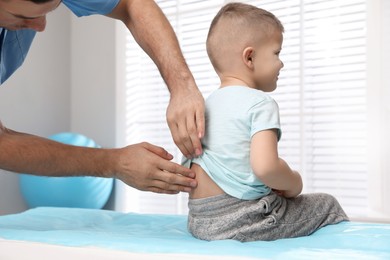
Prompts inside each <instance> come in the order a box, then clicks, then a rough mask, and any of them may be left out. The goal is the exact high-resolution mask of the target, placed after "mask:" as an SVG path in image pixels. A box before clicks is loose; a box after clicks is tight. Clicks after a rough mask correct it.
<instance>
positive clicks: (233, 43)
mask: <svg viewBox="0 0 390 260" xmlns="http://www.w3.org/2000/svg"><path fill="white" fill-rule="evenodd" d="M275 31H278V32H280V33H283V32H284V27H283V25H282V23H281V22H280V21H279V19H278V18H277V17H276V16H275V15H274V14H272V13H270V12H268V11H266V10H264V9H261V8H258V7H256V6H253V5H248V4H243V3H229V4H227V5H225V6H223V7H222V8H221V10H220V11H219V12H218V13H217V15H216V16H215V17H214V19H213V21H212V22H211V25H210V29H209V33H208V36H207V41H206V47H207V54H208V55H209V58H210V61H211V63H212V64H213V66H214V68H215V70H216V71H217V72H219V71H221V69H222V65H223V64H219V63H220V62H219V60H220V59H219V57H222V56H225V55H233V53H232V52H234V51H241V49H243V48H245V47H247V46H248V45H253V44H255V43H258V42H259V40H262V39H266V38H268V37H269V36H270V34H271V33H274V32H275Z"/></svg>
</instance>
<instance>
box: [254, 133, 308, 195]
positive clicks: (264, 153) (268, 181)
mask: <svg viewBox="0 0 390 260" xmlns="http://www.w3.org/2000/svg"><path fill="white" fill-rule="evenodd" d="M277 145H278V139H277V134H276V131H275V130H265V131H260V132H258V133H256V134H255V135H254V136H253V137H252V141H251V156H250V157H251V158H250V161H251V166H252V169H253V172H254V173H255V175H256V176H257V177H258V178H259V179H260V180H261V181H262V182H263V183H264V184H265V185H267V186H268V187H270V188H272V189H275V190H278V191H280V192H281V193H282V194H283V196H285V197H287V198H289V197H296V196H298V195H299V194H300V193H301V191H302V185H303V184H302V178H301V176H300V174H299V173H298V172H296V171H293V170H291V168H290V167H289V166H288V164H287V163H286V162H285V161H284V160H283V159H281V158H279V155H278V146H277Z"/></svg>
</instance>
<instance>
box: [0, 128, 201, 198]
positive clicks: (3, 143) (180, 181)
mask: <svg viewBox="0 0 390 260" xmlns="http://www.w3.org/2000/svg"><path fill="white" fill-rule="evenodd" d="M0 151H1V152H0V168H1V169H4V170H8V171H13V172H19V173H29V174H35V175H43V176H84V175H85V176H96V177H110V178H118V179H120V180H122V181H123V182H125V183H126V184H128V185H130V186H132V187H134V188H137V189H139V190H145V191H153V192H158V193H168V194H173V193H177V192H179V191H186V192H189V191H190V190H191V187H194V186H196V181H195V180H193V178H194V177H195V176H194V173H193V172H192V171H191V170H189V169H187V168H185V167H183V166H181V165H178V164H176V163H173V162H171V161H170V160H171V159H172V158H173V157H172V155H170V154H169V153H168V152H167V151H165V150H164V149H163V148H161V147H157V146H154V145H151V144H148V143H140V144H135V145H130V146H127V147H124V148H121V149H99V148H88V147H79V146H71V145H66V144H62V143H58V142H55V141H52V140H49V139H45V138H41V137H38V136H34V135H29V134H24V133H18V132H15V131H12V130H10V129H7V128H6V127H4V126H3V125H2V124H1V122H0Z"/></svg>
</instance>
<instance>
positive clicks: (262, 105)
mask: <svg viewBox="0 0 390 260" xmlns="http://www.w3.org/2000/svg"><path fill="white" fill-rule="evenodd" d="M205 119H206V133H205V136H204V138H203V139H202V145H203V154H202V155H201V156H199V157H198V158H194V159H192V160H187V159H184V161H183V164H184V165H185V166H187V167H189V165H190V163H191V162H193V163H196V164H198V165H200V166H201V167H202V169H203V170H204V171H205V172H206V173H207V174H208V175H209V176H210V178H211V179H212V180H213V181H214V182H215V183H216V184H217V185H218V186H219V187H220V188H221V189H222V190H223V191H224V192H226V193H227V194H229V195H231V196H233V197H236V198H238V199H244V200H253V199H258V198H261V197H263V196H265V195H267V194H269V193H270V191H271V189H270V188H269V187H268V186H266V185H265V184H264V183H262V182H261V181H260V180H259V179H258V178H257V177H256V176H255V174H254V173H253V170H252V167H251V164H250V145H251V139H252V136H253V135H254V134H256V133H257V132H259V131H262V130H268V129H277V130H278V139H280V136H281V130H280V122H279V108H278V105H277V103H276V102H275V101H274V100H273V99H272V98H271V97H270V96H269V95H267V94H266V93H264V92H262V91H260V90H256V89H252V88H249V87H245V86H228V87H223V88H220V89H218V90H216V91H214V92H213V93H212V94H211V95H210V96H209V97H208V98H207V100H206V114H205Z"/></svg>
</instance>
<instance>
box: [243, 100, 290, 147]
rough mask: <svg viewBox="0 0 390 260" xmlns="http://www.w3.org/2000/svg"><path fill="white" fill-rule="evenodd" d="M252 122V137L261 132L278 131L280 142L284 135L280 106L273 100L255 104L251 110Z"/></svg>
mask: <svg viewBox="0 0 390 260" xmlns="http://www.w3.org/2000/svg"><path fill="white" fill-rule="evenodd" d="M249 115H250V120H251V133H250V134H251V137H252V136H253V135H254V134H256V133H257V132H259V131H263V130H269V129H276V130H277V133H278V140H280V137H281V135H282V132H281V127H280V120H279V107H278V104H277V103H276V102H275V101H274V100H273V99H272V98H269V99H266V100H263V101H261V102H258V103H257V104H255V105H254V106H253V107H251V109H250V110H249Z"/></svg>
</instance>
